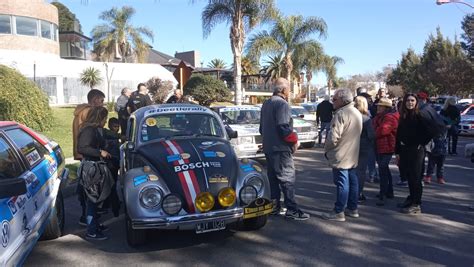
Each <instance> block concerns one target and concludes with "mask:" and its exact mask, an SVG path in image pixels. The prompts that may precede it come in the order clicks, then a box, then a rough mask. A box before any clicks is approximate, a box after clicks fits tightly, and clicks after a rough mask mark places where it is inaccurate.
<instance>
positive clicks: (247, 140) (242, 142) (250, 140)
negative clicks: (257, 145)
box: [239, 136, 254, 145]
mask: <svg viewBox="0 0 474 267" xmlns="http://www.w3.org/2000/svg"><path fill="white" fill-rule="evenodd" d="M253 143H254V142H253V137H252V136H242V137H239V145H245V144H253Z"/></svg>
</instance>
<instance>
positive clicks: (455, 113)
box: [439, 97, 461, 155]
mask: <svg viewBox="0 0 474 267" xmlns="http://www.w3.org/2000/svg"><path fill="white" fill-rule="evenodd" d="M439 114H440V115H442V116H444V117H445V118H447V121H448V127H449V129H448V154H450V155H457V154H458V153H457V149H456V147H457V145H458V134H459V130H458V129H459V122H460V121H461V112H460V111H459V109H458V108H457V107H456V99H455V98H454V97H448V98H447V99H446V101H445V102H444V106H443V109H441V111H440V112H439Z"/></svg>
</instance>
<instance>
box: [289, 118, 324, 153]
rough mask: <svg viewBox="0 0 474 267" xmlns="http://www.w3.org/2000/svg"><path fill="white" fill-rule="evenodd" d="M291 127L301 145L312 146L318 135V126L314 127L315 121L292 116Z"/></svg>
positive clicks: (304, 146)
mask: <svg viewBox="0 0 474 267" xmlns="http://www.w3.org/2000/svg"><path fill="white" fill-rule="evenodd" d="M293 129H294V130H295V131H296V133H297V134H298V142H299V143H300V145H301V147H303V148H311V147H314V144H316V138H317V137H318V127H316V125H315V123H313V122H310V121H307V120H304V119H300V118H293Z"/></svg>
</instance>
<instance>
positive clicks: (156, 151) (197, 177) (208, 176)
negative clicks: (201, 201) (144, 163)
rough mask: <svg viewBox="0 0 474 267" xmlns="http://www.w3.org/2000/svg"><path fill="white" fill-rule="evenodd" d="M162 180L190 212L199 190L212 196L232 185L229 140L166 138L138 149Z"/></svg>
mask: <svg viewBox="0 0 474 267" xmlns="http://www.w3.org/2000/svg"><path fill="white" fill-rule="evenodd" d="M138 153H140V154H141V155H142V156H143V157H145V158H146V159H147V160H148V161H149V162H150V163H151V164H152V165H153V166H155V170H156V171H157V172H158V174H159V175H160V177H161V178H162V179H164V180H165V182H166V184H167V186H168V188H169V189H170V191H171V192H172V193H175V194H177V195H179V196H180V197H181V198H182V200H183V203H184V205H183V207H184V209H185V210H186V211H188V212H194V200H195V198H196V196H197V195H198V194H199V193H201V192H210V193H212V195H213V196H214V197H216V196H217V194H218V192H219V191H220V190H221V189H222V188H224V187H229V186H230V187H233V188H235V185H236V179H237V175H238V169H237V167H238V164H237V158H236V156H235V153H234V151H233V150H232V148H231V146H230V144H229V142H228V141H227V140H223V139H215V138H192V139H170V140H163V141H158V142H154V143H149V144H146V145H145V146H142V147H140V148H139V149H138Z"/></svg>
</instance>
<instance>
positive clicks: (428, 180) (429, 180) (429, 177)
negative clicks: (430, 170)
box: [423, 175, 431, 184]
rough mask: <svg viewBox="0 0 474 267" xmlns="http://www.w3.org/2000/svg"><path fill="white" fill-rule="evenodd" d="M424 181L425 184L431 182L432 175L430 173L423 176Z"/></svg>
mask: <svg viewBox="0 0 474 267" xmlns="http://www.w3.org/2000/svg"><path fill="white" fill-rule="evenodd" d="M423 181H424V182H425V184H430V183H431V176H430V175H426V176H425V177H424V178H423Z"/></svg>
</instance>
